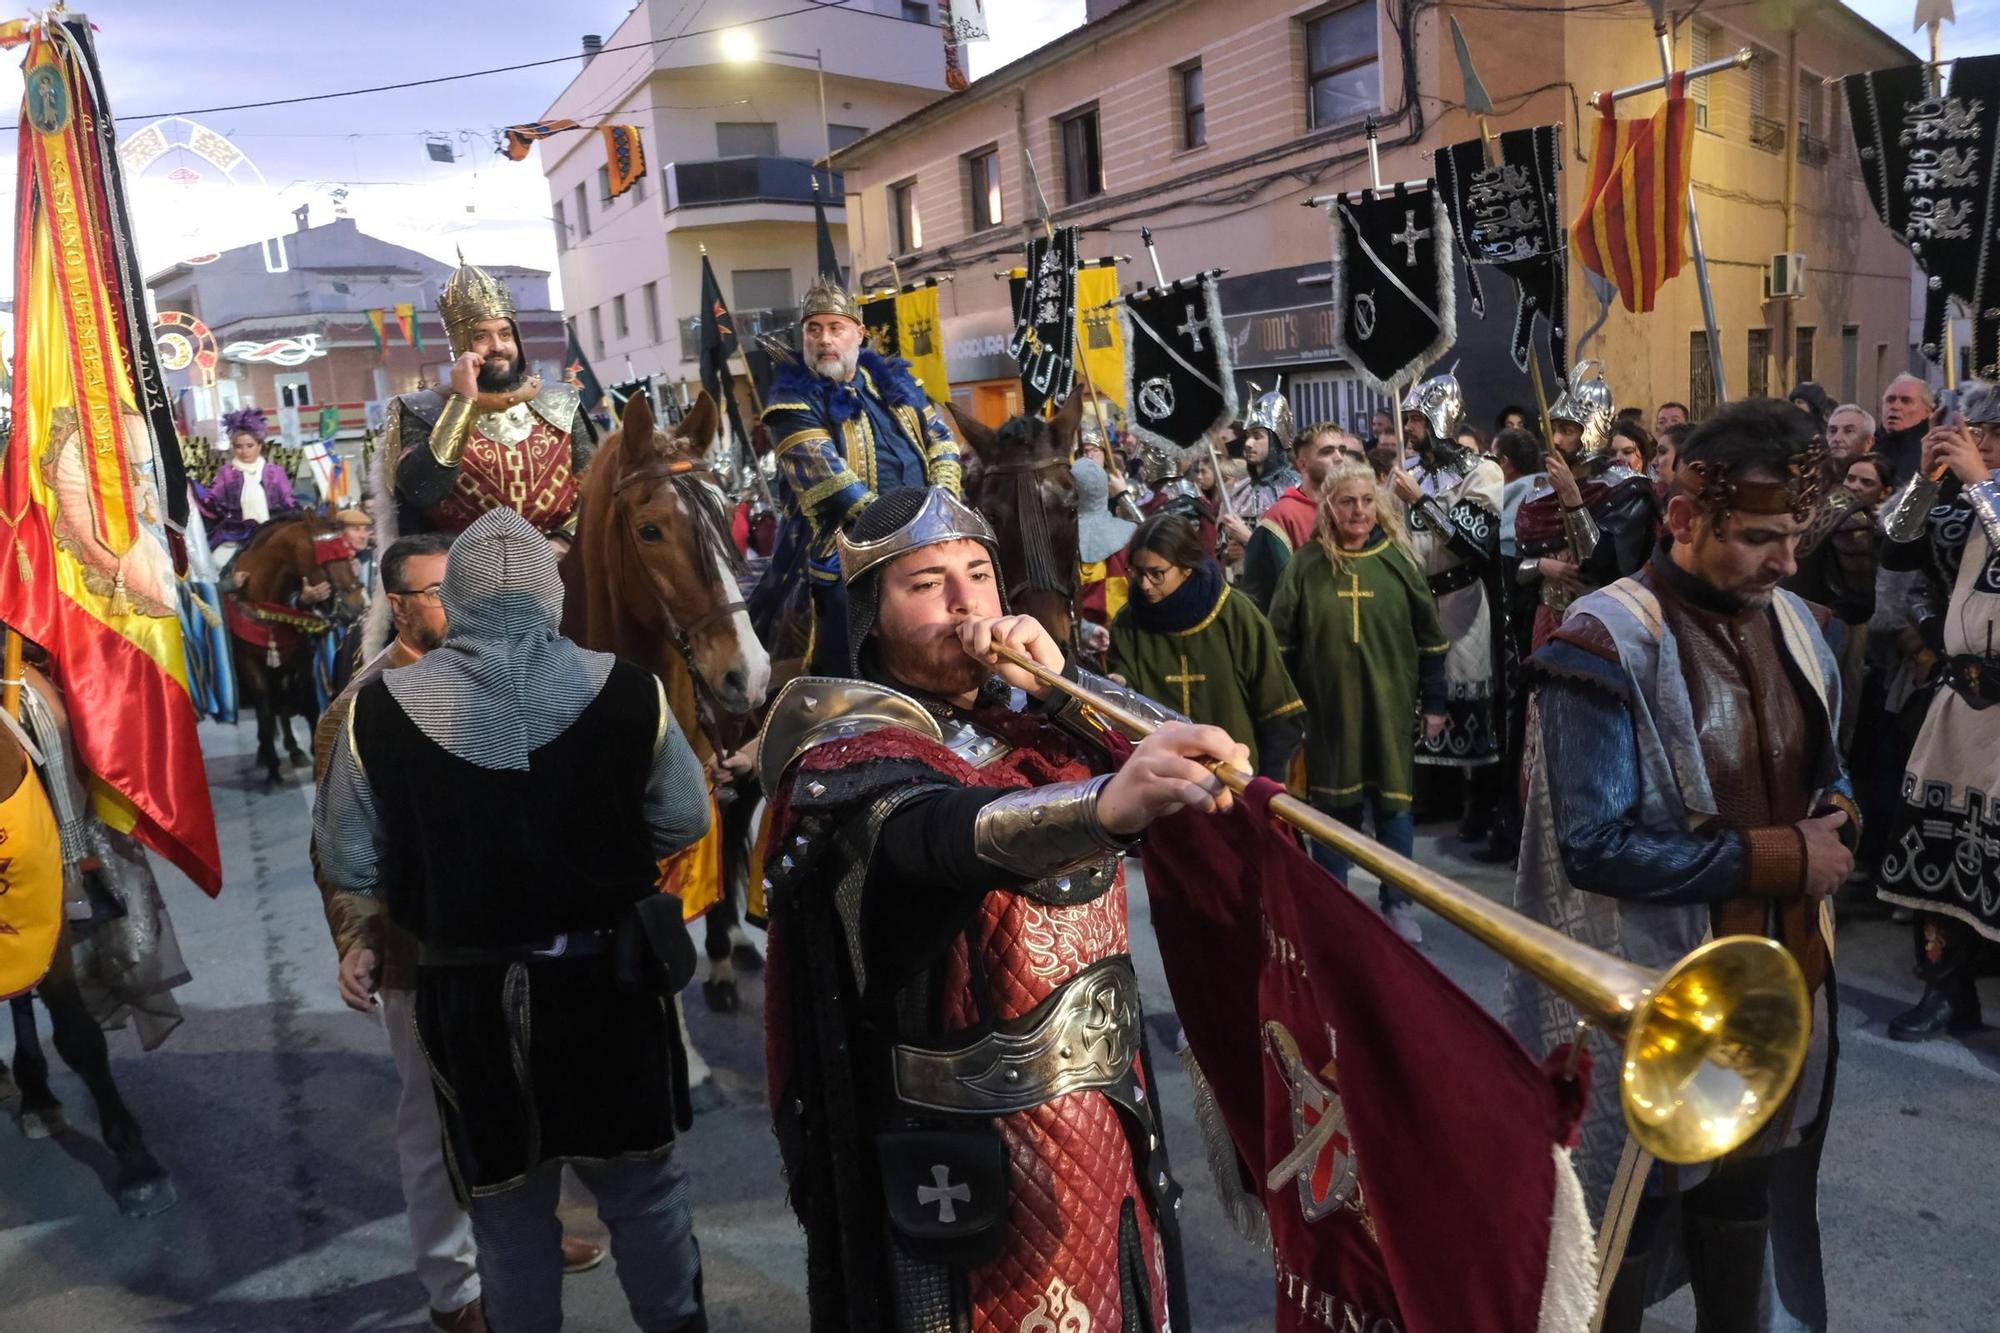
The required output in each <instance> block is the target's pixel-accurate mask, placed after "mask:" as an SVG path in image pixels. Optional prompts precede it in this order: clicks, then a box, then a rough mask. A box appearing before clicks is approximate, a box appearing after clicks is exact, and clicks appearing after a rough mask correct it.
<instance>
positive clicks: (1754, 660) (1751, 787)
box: [1506, 399, 1859, 1333]
mask: <svg viewBox="0 0 2000 1333" xmlns="http://www.w3.org/2000/svg"><path fill="white" fill-rule="evenodd" d="M1822 449H1823V445H1822V443H1821V441H1820V440H1819V438H1818V436H1817V434H1816V428H1815V426H1814V424H1813V423H1812V422H1811V420H1810V419H1809V418H1807V416H1806V415H1805V414H1804V413H1802V412H1800V411H1799V410H1798V409H1797V408H1795V407H1792V406H1790V405H1789V404H1785V403H1780V402H1776V401H1774V400H1771V399H1752V400H1749V401H1746V402H1739V403H1735V404H1732V405H1730V406H1729V407H1726V408H1724V409H1723V410H1722V411H1720V412H1718V413H1717V414H1715V415H1714V416H1713V417H1711V418H1710V419H1709V420H1708V421H1706V422H1704V423H1703V424H1702V425H1701V426H1700V427H1699V428H1697V429H1696V430H1695V431H1694V433H1693V434H1692V435H1691V436H1690V437H1689V438H1688V440H1687V443H1686V446H1685V447H1684V448H1683V450H1682V451H1681V453H1680V460H1679V468H1678V470H1677V472H1676V474H1675V477H1674V481H1673V490H1672V493H1671V496H1670V499H1669V501H1668V504H1667V512H1666V528H1667V535H1666V537H1665V538H1664V539H1663V540H1662V541H1661V543H1660V545H1659V547H1658V548H1657V549H1656V550H1655V551H1654V553H1653V555H1652V558H1651V560H1650V561H1649V563H1648V564H1647V565H1646V566H1645V567H1644V568H1643V569H1641V570H1640V571H1639V572H1638V573H1636V574H1634V575H1632V576H1631V577H1628V578H1623V579H1620V580H1618V581H1617V582H1616V583H1613V584H1611V585H1610V586H1608V587H1605V588H1603V589H1601V590H1599V591H1597V592H1593V593H1590V594H1589V595H1587V596H1585V597H1583V598H1581V599H1579V600H1578V601H1577V602H1576V604H1575V606H1574V607H1573V608H1571V610H1570V612H1569V615H1568V617H1567V619H1566V620H1565V621H1564V623H1563V625H1562V627H1561V628H1560V629H1558V630H1557V631H1556V632H1555V634H1554V637H1553V638H1552V639H1550V641H1549V642H1548V643H1547V644H1545V645H1544V646H1543V647H1542V648H1541V649H1540V650H1539V651H1538V652H1537V653H1536V654H1535V655H1534V657H1532V658H1531V659H1530V660H1529V663H1528V675H1529V680H1530V684H1531V685H1532V686H1533V688H1534V689H1535V694H1534V696H1533V703H1532V705H1531V711H1530V715H1529V727H1528V740H1527V745H1528V754H1529V757H1528V762H1527V775H1528V797H1527V823H1526V833H1525V837H1524V840H1523V843H1522V847H1521V869H1520V879H1519V882H1518V885H1517V889H1516V899H1517V902H1516V906H1517V907H1518V908H1520V910H1522V911H1523V912H1525V913H1527V914H1528V915H1530V916H1532V917H1535V918H1537V919H1540V920H1542V921H1544V922H1547V923H1548V924H1550V925H1553V926H1556V927H1557V928H1558V929H1561V930H1563V931H1564V932H1565V933H1567V934H1569V935H1571V936H1573V937H1575V938H1577V939H1580V940H1582V941H1583V942H1584V943H1586V944H1590V945H1593V946H1595V947H1597V948H1599V949H1604V950H1608V951H1610V952H1612V953H1616V954H1620V955H1622V956H1624V957H1626V958H1629V959H1631V960H1632V961H1633V962H1636V963H1640V964H1643V965H1649V966H1660V965H1664V964H1668V963H1671V962H1672V961H1673V960H1674V959H1677V958H1679V957H1681V956H1682V955H1683V954H1685V953H1686V952H1687V951H1688V950H1689V949H1691V948H1693V947H1694V946H1696V945H1697V944H1699V943H1700V942H1701V941H1702V940H1703V939H1704V938H1705V937H1706V936H1709V935H1711V934H1712V935H1715V936H1722V935H1761V936H1765V937H1767V938H1770V939H1774V940H1777V941H1779V942H1780V943H1782V944H1783V945H1784V947H1785V949H1786V950H1787V951H1788V952H1789V953H1790V954H1791V956H1792V957H1793V959H1794V960H1795V961H1796V962H1797V964H1798V966H1799V968H1800V970H1801V971H1802V972H1803V973H1804V976H1805V981H1806V986H1807V989H1808V991H1809V993H1810V994H1811V996H1812V1032H1811V1038H1810V1041H1809V1044H1808V1046H1807V1051H1806V1058H1805V1066H1804V1070H1803V1072H1802V1073H1801V1075H1800V1077H1799V1079H1798V1083H1797V1090H1796V1091H1795V1092H1794V1093H1793V1094H1792V1098H1791V1101H1790V1102H1789V1103H1788V1104H1787V1105H1785V1106H1784V1107H1782V1108H1781V1109H1780V1110H1779V1111H1778V1112H1777V1114H1776V1115H1775V1116H1774V1117H1773V1118H1772V1120H1771V1121H1770V1124H1769V1126H1768V1128H1767V1129H1766V1130H1765V1131H1764V1132H1763V1133H1762V1134H1761V1135H1759V1136H1758V1137H1757V1138H1755V1139H1752V1140H1751V1141H1750V1142H1749V1143H1748V1144H1746V1146H1745V1147H1744V1148H1742V1149H1741V1150H1740V1151H1738V1152H1736V1153H1733V1154H1731V1155H1729V1156H1727V1157H1724V1158H1722V1159H1721V1160H1719V1161H1717V1162H1714V1163H1709V1164H1703V1165H1700V1166H1695V1167H1679V1168H1672V1167H1667V1166H1665V1165H1664V1164H1662V1165H1660V1166H1659V1167H1658V1168H1657V1169H1655V1170H1653V1171H1651V1172H1650V1173H1649V1172H1648V1170H1647V1167H1648V1159H1647V1158H1645V1156H1644V1155H1643V1154H1641V1153H1637V1152H1635V1151H1633V1150H1632V1149H1631V1147H1630V1146H1629V1145H1628V1144H1627V1140H1626V1133H1625V1126H1624V1124H1623V1123H1621V1121H1620V1119H1619V1116H1618V1112H1617V1109H1616V1102H1617V1094H1618V1088H1619V1082H1620V1080H1619V1078H1618V1077H1617V1073H1616V1070H1617V1068H1618V1065H1617V1064H1616V1063H1609V1069H1608V1071H1607V1072H1605V1073H1604V1074H1603V1075H1601V1076H1600V1077H1599V1078H1598V1079H1597V1080H1596V1081H1595V1085H1594V1088H1593V1093H1594V1104H1593V1106H1592V1108H1591V1112H1590V1114H1589V1115H1588V1116H1587V1118H1586V1120H1585V1122H1584V1126H1583V1131H1582V1140H1581V1144H1580V1147H1579V1150H1578V1167H1579V1171H1580V1173H1581V1175H1582V1177H1583V1181H1584V1186H1585V1190H1586V1193H1587V1194H1588V1196H1589V1198H1590V1206H1591V1210H1592V1212H1593V1214H1594V1215H1595V1214H1598V1213H1599V1212H1600V1211H1601V1213H1602V1226H1603V1229H1604V1230H1605V1232H1606V1233H1607V1234H1609V1235H1611V1236H1618V1235H1621V1234H1622V1231H1621V1229H1620V1225H1619V1222H1620V1219H1621V1217H1624V1218H1630V1219H1631V1221H1632V1225H1631V1232H1630V1237H1631V1239H1630V1243H1629V1245H1628V1246H1627V1247H1626V1248H1625V1252H1624V1259H1623V1262H1622V1264H1619V1263H1618V1260H1617V1249H1616V1246H1615V1244H1614V1246H1613V1247H1612V1250H1611V1255H1612V1257H1611V1259H1610V1260H1609V1261H1608V1262H1607V1267H1608V1269H1609V1272H1608V1273H1607V1277H1610V1276H1611V1275H1612V1274H1615V1282H1613V1283H1612V1284H1611V1289H1610V1292H1609V1304H1608V1308H1607V1311H1606V1315H1605V1321H1604V1325H1603V1327H1604V1329H1605V1330H1606V1333H1636V1330H1637V1329H1638V1328H1639V1326H1640V1322H1641V1320H1642V1318H1643V1313H1644V1310H1645V1307H1646V1305H1647V1304H1648V1303H1649V1302H1650V1301H1652V1300H1654V1299H1658V1298H1661V1297H1664V1296H1665V1295H1666V1290H1665V1289H1664V1288H1665V1284H1664V1283H1661V1282H1659V1281H1658V1277H1659V1276H1660V1275H1662V1274H1665V1273H1668V1272H1671V1271H1673V1270H1674V1268H1675V1265H1674V1264H1673V1263H1671V1262H1670V1258H1669V1253H1668V1252H1669V1251H1671V1250H1672V1249H1676V1248H1678V1249H1680V1250H1682V1251H1684V1253H1685V1258H1686V1272H1687V1274H1688V1278H1689V1280H1690V1282H1691V1284H1692V1286H1693V1288H1694V1301H1695V1308H1696V1311H1697V1313H1696V1319H1697V1322H1698V1326H1699V1327H1700V1328H1701V1329H1702V1330H1704V1333H1731V1331H1733V1330H1750V1329H1755V1328H1758V1327H1760V1326H1761V1325H1760V1324H1759V1322H1758V1306H1759V1299H1760V1296H1761V1294H1762V1292H1763V1289H1764V1287H1765V1272H1764V1268H1765V1253H1766V1250H1767V1246H1768V1247H1769V1248H1770V1249H1771V1251H1772V1252H1773V1253H1774V1254H1775V1255H1776V1263H1775V1266H1774V1269H1773V1277H1774V1278H1775V1279H1776V1284H1775V1285H1776V1287H1777V1290H1778V1292H1779V1295H1780V1299H1781V1300H1782V1301H1783V1302H1784V1304H1785V1305H1786V1307H1787V1308H1788V1309H1789V1310H1790V1311H1791V1312H1792V1313H1793V1314H1794V1315H1795V1316H1797V1317H1798V1318H1799V1319H1800V1320H1802V1321H1803V1323H1804V1326H1806V1327H1813V1328H1824V1327H1825V1298H1824V1290H1823V1284H1822V1282H1821V1275H1820V1266H1819V1235H1818V1230H1817V1222H1816V1219H1815V1217H1814V1211H1813V1208H1814V1205H1813V1200H1814V1189H1815V1187H1816V1179H1817V1173H1818V1162H1819V1151H1820V1147H1821V1144H1822V1143H1823V1141H1824V1136H1825V1130H1826V1125H1827V1118H1828V1112H1829V1110H1830V1109H1831V1100H1832V1088H1833V1063H1834V1061H1833V1051H1832V1048H1831V1043H1830V1034H1831V1032H1832V1030H1833V1026H1832V1019H1833V1015H1832V1008H1833V1003H1834V989H1833V986H1832V984H1831V976H1830V973H1831V967H1832V913H1831V912H1830V910H1829V909H1828V905H1827V903H1826V898H1827V896H1828V895H1829V894H1831V893H1832V892H1833V891H1834V890H1835V889H1836V888H1838V887H1839V886H1840V884H1841V883H1842V882H1843V881H1844V880H1845V879H1846V877H1847V874H1848V871H1849V870H1850V869H1851V868H1852V866H1853V857H1852V854H1851V850H1850V848H1851V846H1852V843H1853V840H1854V839H1855V837H1856V836H1857V834H1858V832H1859V830H1858V828H1857V826H1856V822H1855V815H1854V807H1853V803H1852V800H1851V788H1850V786H1849V783H1848V779H1847V776H1846V774H1845V772H1844V771H1843V769H1842V762H1841V755H1840V749H1839V746H1838V744H1837V742H1836V740H1835V736H1834V727H1835V725H1836V722H1837V720H1838V718H1839V716H1840V674H1839V668H1838V665H1837V663H1836V661H1835V659H1834V656H1833V653H1832V652H1831V650H1830V649H1829V648H1828V646H1827V643H1826V640H1825V639H1824V638H1823V637H1822V635H1821V626H1820V623H1819V621H1818V620H1817V619H1816V618H1815V612H1814V610H1813V609H1811V608H1810V607H1809V605H1808V604H1807V603H1806V602H1804V601H1802V600H1801V599H1799V598H1798V597H1796V596H1794V595H1792V594H1791V593H1789V592H1786V591H1784V590H1783V589H1782V588H1781V587H1780V586H1779V585H1780V584H1781V583H1782V582H1783V581H1784V580H1785V579H1787V578H1789V577H1790V576H1791V575H1792V573H1793V572H1794V571H1795V570H1796V568H1797V561H1796V558H1795V557H1796V551H1797V546H1798V541H1799V538H1800V536H1801V534H1803V533H1804V532H1805V530H1806V527H1807V524H1808V520H1809V519H1810V517H1811V515H1812V512H1813V509H1814V505H1815V504H1816V502H1817V498H1818V490H1819V487H1820V486H1821V485H1822V484H1823V480H1824V479H1823V475H1822V472H1821V469H1820V455H1821V451H1822ZM1506 1011H1507V1016H1508V1021H1509V1026H1510V1027H1512V1028H1513V1030H1514V1032H1515V1034H1516V1035H1517V1036H1519V1037H1521V1038H1522V1039H1523V1041H1524V1042H1525V1043H1526V1044H1527V1045H1528V1046H1529V1048H1530V1049H1531V1050H1543V1049H1547V1048H1548V1047H1549V1046H1550V1045H1552V1044H1554V1043H1555V1042H1559V1041H1563V1040H1567V1039H1568V1038H1569V1037H1571V1036H1572V1035H1573V1033H1574V1029H1575V1023H1576V1018H1577V1015H1576V1013H1575V1011H1574V1010H1573V1009H1571V1008H1570V1007H1569V1006H1568V1005H1567V1004H1566V1003H1565V1002H1564V1001H1562V1000H1561V999H1559V998H1557V997H1556V996H1554V995H1553V994H1552V993H1551V992H1549V991H1547V990H1545V989H1543V988H1542V987H1541V986H1540V985H1539V984H1538V983H1536V982H1535V981H1534V980H1533V979H1532V978H1530V977H1528V976H1526V975H1525V974H1523V973H1521V972H1520V971H1518V970H1517V971H1512V972H1510V973H1509V976H1508V983H1507V997H1506ZM1600 1068H1603V1066H1602V1065H1600ZM1634 1210H1636V1212H1634ZM1613 1265H1616V1266H1615V1267H1612V1266H1613Z"/></svg>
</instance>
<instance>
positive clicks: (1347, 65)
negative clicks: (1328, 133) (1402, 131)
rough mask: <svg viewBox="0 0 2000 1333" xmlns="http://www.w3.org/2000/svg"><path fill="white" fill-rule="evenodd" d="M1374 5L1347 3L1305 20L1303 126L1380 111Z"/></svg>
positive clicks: (1315, 126)
mask: <svg viewBox="0 0 2000 1333" xmlns="http://www.w3.org/2000/svg"><path fill="white" fill-rule="evenodd" d="M1375 11H1376V6H1374V5H1371V4H1366V3H1350V4H1344V5H1340V6H1337V7H1335V8H1333V9H1329V10H1326V11H1324V12H1322V13H1319V14H1315V15H1313V16H1311V17H1309V18H1307V19H1306V21H1305V30H1306V31H1305V38H1306V127H1307V128H1308V129H1315V130H1323V129H1326V128H1327V127H1329V126H1332V125H1340V124H1344V123H1346V122H1348V121H1351V120H1359V119H1361V117H1363V116H1366V115H1370V114H1372V113H1374V112H1377V111H1380V110H1381V109H1382V62H1381V59H1380V37H1379V34H1378V33H1377V31H1376V17H1375Z"/></svg>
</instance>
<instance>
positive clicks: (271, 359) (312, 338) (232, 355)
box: [222, 333, 326, 366]
mask: <svg viewBox="0 0 2000 1333" xmlns="http://www.w3.org/2000/svg"><path fill="white" fill-rule="evenodd" d="M319 340H320V335H319V334H317V333H302V334H300V335H299V336H298V337H296V338H273V339H271V340H270V341H269V342H248V341H244V342H233V343H230V344H229V345H228V346H227V347H224V348H223V349H222V355H223V356H225V357H227V358H228V359H229V360H231V361H245V362H249V363H250V364H252V365H272V366H302V365H304V364H305V363H306V362H308V361H311V360H313V359H314V358H315V357H322V356H325V355H326V348H324V347H321V346H320V345H319Z"/></svg>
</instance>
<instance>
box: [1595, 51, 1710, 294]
mask: <svg viewBox="0 0 2000 1333" xmlns="http://www.w3.org/2000/svg"><path fill="white" fill-rule="evenodd" d="M1597 110H1598V115H1599V119H1598V122H1597V139H1596V142H1595V143H1593V144H1592V145H1591V149H1590V183H1589V185H1588V187H1587V188H1586V189H1585V191H1584V198H1583V209H1582V211H1581V212H1579V213H1578V214H1577V215H1576V221H1575V222H1574V223H1572V224H1571V225H1570V237H1571V243H1572V244H1573V245H1575V247H1576V256H1577V259H1578V260H1580V261H1581V262H1582V264H1583V266H1584V267H1585V268H1587V269H1589V270H1590V271H1591V272H1592V273H1595V274H1597V275H1598V276H1599V277H1601V278H1603V279H1605V280H1606V281H1607V282H1610V283H1611V284H1612V285H1614V286H1616V287H1617V288H1618V295H1619V296H1620V297H1621V298H1622V299H1623V301H1624V303H1625V308H1626V309H1627V310H1630V311H1633V312H1635V313H1637V314H1647V313H1649V312H1650V311H1651V310H1652V308H1653V299H1654V297H1656V296H1658V295H1659V292H1660V288H1661V286H1662V285H1664V284H1665V283H1666V281H1667V279H1669V278H1671V277H1673V276H1674V275H1675V274H1677V273H1679V272H1680V271H1681V265H1682V264H1684V263H1686V262H1687V258H1688V253H1687V246H1686V244H1685V242H1684V239H1683V238H1684V237H1685V235H1686V231H1687V192H1688V179H1689V173H1690V170H1691V168H1692V163H1693V159H1694V108H1693V107H1692V106H1690V105H1689V104H1688V100H1687V77H1686V75H1685V74H1681V73H1677V74H1675V75H1674V77H1673V82H1672V83H1671V84H1670V85H1669V87H1668V89H1667V104H1666V105H1665V106H1663V107H1661V108H1660V109H1659V110H1658V111H1656V112H1654V113H1653V114H1652V116H1651V117H1650V118H1648V119H1646V120H1620V119H1618V116H1617V113H1616V112H1615V111H1614V110H1613V109H1612V104H1611V95H1610V94H1609V93H1604V94H1600V95H1599V97H1598V99H1597Z"/></svg>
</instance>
